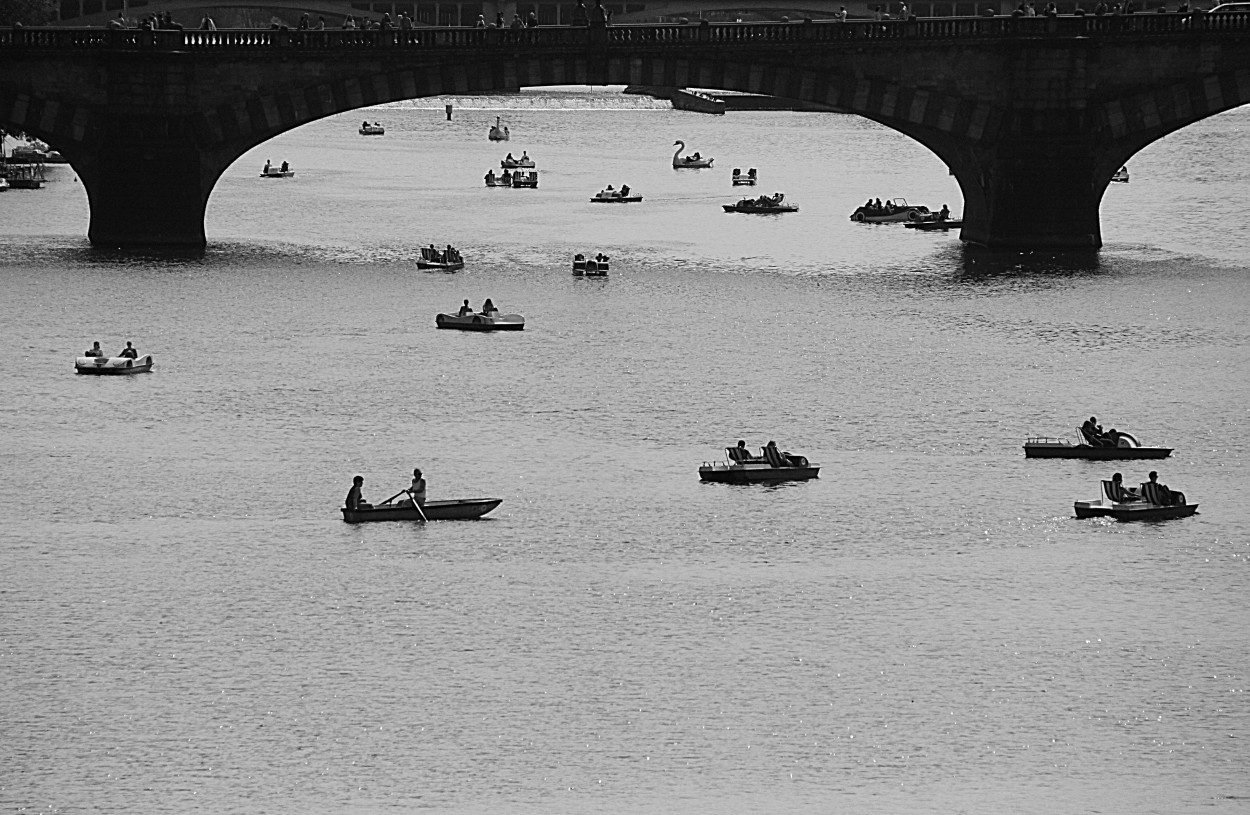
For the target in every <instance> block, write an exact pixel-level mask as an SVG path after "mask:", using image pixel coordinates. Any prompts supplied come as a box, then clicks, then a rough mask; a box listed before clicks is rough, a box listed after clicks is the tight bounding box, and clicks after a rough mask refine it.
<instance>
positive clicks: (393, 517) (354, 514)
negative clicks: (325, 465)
mask: <svg viewBox="0 0 1250 815" xmlns="http://www.w3.org/2000/svg"><path fill="white" fill-rule="evenodd" d="M400 494H401V495H403V493H400ZM502 503H503V499H502V498H457V499H453V500H450V501H426V502H425V503H424V504H423V505H422V506H421V510H420V511H417V508H416V507H414V506H413V505H412V502H411V500H408V501H401V502H399V503H391V502H390V501H388V502H386V503H383V504H378V505H377V506H369V505H365V506H361V507H359V508H358V509H348V508H347V507H343V508H342V511H343V520H344V521H346V522H347V523H349V524H363V523H371V522H373V521H475V520H477V519H478V518H481V517H482V516H483V515H485V514H486V513H488V512H490V511H491V510H492V509H494V508H495V507H497V506H499V505H500V504H502Z"/></svg>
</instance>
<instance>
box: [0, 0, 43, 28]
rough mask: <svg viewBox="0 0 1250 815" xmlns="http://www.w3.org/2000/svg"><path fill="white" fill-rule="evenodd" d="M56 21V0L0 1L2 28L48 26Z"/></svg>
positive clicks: (0, 24) (0, 22)
mask: <svg viewBox="0 0 1250 815" xmlns="http://www.w3.org/2000/svg"><path fill="white" fill-rule="evenodd" d="M55 19H56V0H0V26H8V25H13V24H14V23H21V24H22V25H47V24H48V23H50V22H52V21H53V20H55Z"/></svg>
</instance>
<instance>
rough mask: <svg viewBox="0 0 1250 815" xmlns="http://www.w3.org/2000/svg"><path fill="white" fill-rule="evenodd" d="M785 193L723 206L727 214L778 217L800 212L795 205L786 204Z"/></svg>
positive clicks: (747, 199)
mask: <svg viewBox="0 0 1250 815" xmlns="http://www.w3.org/2000/svg"><path fill="white" fill-rule="evenodd" d="M785 197H786V195H785V193H781V192H779V193H775V194H773V195H761V196H760V197H759V198H743V199H742V200H741V201H739V202H738V203H736V204H722V205H721V206H723V207H724V208H725V211H726V212H750V213H755V214H759V215H776V214H779V213H782V212H798V211H799V208H798V207H797V206H795V205H794V204H787V203H784V201H785Z"/></svg>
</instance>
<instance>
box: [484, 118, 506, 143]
mask: <svg viewBox="0 0 1250 815" xmlns="http://www.w3.org/2000/svg"><path fill="white" fill-rule="evenodd" d="M487 138H488V139H490V140H491V141H508V140H509V139H511V138H512V134H511V133H510V132H509V131H508V128H507V126H506V125H503V126H501V125H500V123H499V117H498V116H496V117H495V126H494V127H492V128H491V129H490V133H489V134H487Z"/></svg>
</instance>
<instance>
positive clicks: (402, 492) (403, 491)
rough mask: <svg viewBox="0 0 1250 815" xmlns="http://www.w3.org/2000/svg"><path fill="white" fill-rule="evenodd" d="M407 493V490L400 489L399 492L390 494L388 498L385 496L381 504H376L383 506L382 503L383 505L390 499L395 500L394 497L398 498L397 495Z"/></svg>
mask: <svg viewBox="0 0 1250 815" xmlns="http://www.w3.org/2000/svg"><path fill="white" fill-rule="evenodd" d="M407 493H408V490H400V491H399V492H397V493H395V494H394V495H392V496H391V497H390V498H387V499H386V500H385V501H383V502H382V503H381V504H378V506H383V505H385V504H389V503H390V502H391V501H394V500H395V499H396V498H398V497H399V496H401V495H406V494H407Z"/></svg>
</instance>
